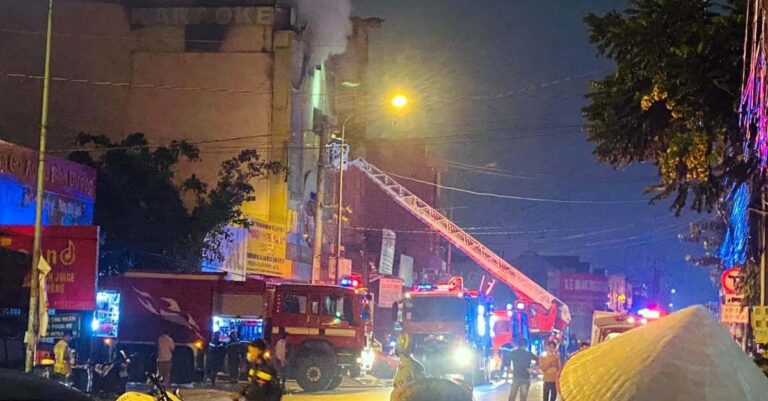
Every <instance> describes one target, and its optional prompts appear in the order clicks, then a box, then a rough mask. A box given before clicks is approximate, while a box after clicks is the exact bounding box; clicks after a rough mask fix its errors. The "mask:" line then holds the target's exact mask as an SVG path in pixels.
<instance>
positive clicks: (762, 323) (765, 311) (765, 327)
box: [752, 306, 768, 344]
mask: <svg viewBox="0 0 768 401" xmlns="http://www.w3.org/2000/svg"><path fill="white" fill-rule="evenodd" d="M752 334H753V335H754V336H755V342H756V343H758V344H768V307H766V306H755V308H754V309H753V310H752Z"/></svg>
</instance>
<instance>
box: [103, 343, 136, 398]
mask: <svg viewBox="0 0 768 401" xmlns="http://www.w3.org/2000/svg"><path fill="white" fill-rule="evenodd" d="M134 356H135V355H128V354H126V353H125V351H122V350H121V351H120V352H118V353H117V357H116V358H115V360H114V361H113V362H112V363H106V364H96V365H95V366H94V367H93V370H94V372H95V374H94V386H93V388H94V392H96V393H113V394H117V395H120V394H123V393H125V390H126V386H127V385H128V367H129V366H131V358H132V357H134Z"/></svg>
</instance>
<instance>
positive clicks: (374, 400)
mask: <svg viewBox="0 0 768 401" xmlns="http://www.w3.org/2000/svg"><path fill="white" fill-rule="evenodd" d="M240 388H241V387H240V385H235V386H230V385H229V384H222V385H219V386H217V388H216V389H209V388H184V387H182V388H181V395H182V397H183V398H184V401H229V398H227V394H228V392H229V391H237V390H239V389H240ZM289 388H290V390H291V393H290V394H287V395H285V396H284V397H283V400H284V401H315V400H317V401H389V393H390V392H391V391H392V388H391V387H390V386H386V385H383V384H375V383H373V384H367V385H363V384H359V383H355V382H353V381H345V382H344V383H343V384H342V385H341V386H340V387H339V388H338V389H336V390H334V391H331V392H323V393H313V394H304V393H301V390H299V389H298V388H297V387H296V386H295V385H289ZM541 388H542V387H541V381H535V382H534V383H533V384H532V385H531V391H530V393H529V394H528V400H529V401H539V400H541V398H542V394H541ZM508 397H509V384H505V383H501V382H499V383H496V384H492V385H487V386H480V387H477V388H475V400H477V401H507V400H508Z"/></svg>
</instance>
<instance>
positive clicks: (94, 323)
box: [91, 318, 101, 331]
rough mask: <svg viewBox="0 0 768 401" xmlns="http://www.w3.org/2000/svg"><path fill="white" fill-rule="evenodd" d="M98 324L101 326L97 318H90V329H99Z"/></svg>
mask: <svg viewBox="0 0 768 401" xmlns="http://www.w3.org/2000/svg"><path fill="white" fill-rule="evenodd" d="M99 326H101V323H99V319H96V318H93V320H91V330H93V331H96V330H98V329H99Z"/></svg>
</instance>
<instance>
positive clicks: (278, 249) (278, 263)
mask: <svg viewBox="0 0 768 401" xmlns="http://www.w3.org/2000/svg"><path fill="white" fill-rule="evenodd" d="M286 236H287V231H286V228H285V226H282V225H279V224H273V223H267V222H263V221H258V220H257V221H254V222H253V225H252V226H251V227H250V229H249V233H248V253H247V255H246V272H247V273H248V274H260V275H264V276H276V277H283V278H290V277H291V262H290V260H288V259H286V257H285V250H286Z"/></svg>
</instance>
